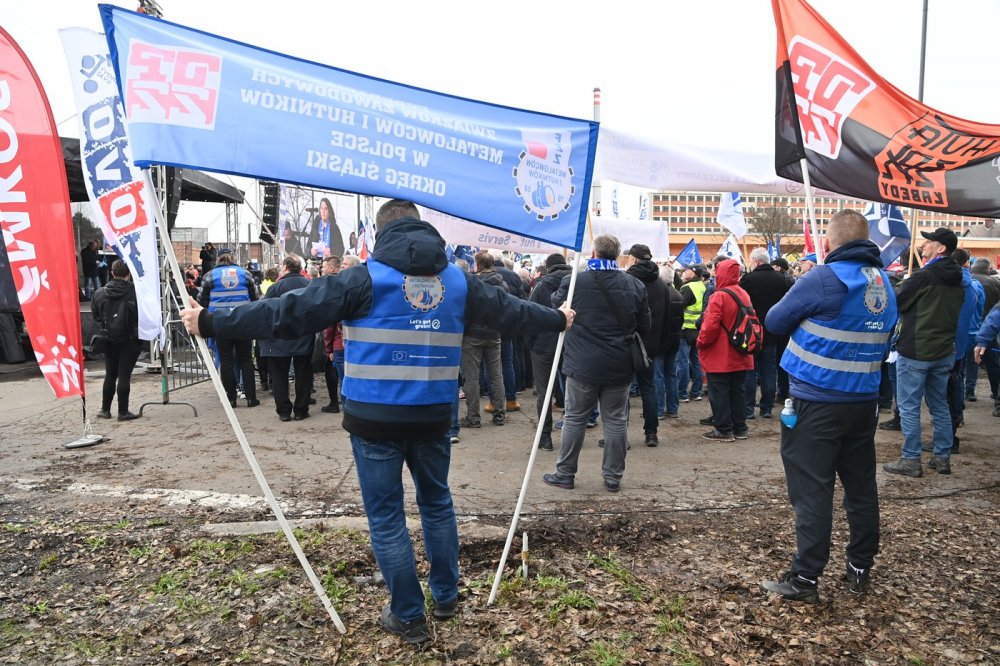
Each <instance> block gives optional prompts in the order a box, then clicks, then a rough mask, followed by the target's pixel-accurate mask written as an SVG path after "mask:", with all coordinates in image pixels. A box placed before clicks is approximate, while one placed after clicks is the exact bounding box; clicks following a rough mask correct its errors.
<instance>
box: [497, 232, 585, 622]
mask: <svg viewBox="0 0 1000 666" xmlns="http://www.w3.org/2000/svg"><path fill="white" fill-rule="evenodd" d="M587 226H588V227H589V226H590V215H589V214H588V215H587ZM591 245H593V242H591ZM579 271H580V253H579V252H577V257H576V259H574V260H573V272H572V273H571V274H570V278H569V291H568V292H567V294H566V306H567V307H573V292H574V291H576V276H577V275H579ZM565 339H566V331H562V332H561V333H560V334H559V340H558V341H557V342H556V352H555V356H554V357H553V359H552V370H551V371H550V372H549V385H548V387H546V389H545V398H544V399H543V400H542V413H541V414H540V415H539V416H538V427H537V428H536V429H535V439H534V442H533V443H532V445H531V455H529V456H528V468H527V469H525V470H524V481H522V482H521V494H519V495H518V496H517V506H515V507H514V516H513V517H512V518H511V521H510V529H509V530H508V531H507V542H506V543H505V544H504V546H503V554H502V555H500V564H499V565H498V566H497V572H496V575H495V576H494V577H493V588H492V589H491V590H490V598H489V599H488V600H487V601H486V605H487V606H492V605H493V602H494V601H496V598H497V590H498V589H499V588H500V581H501V580H502V579H503V568H504V566H506V564H507V555H509V554H510V545H511V543H513V541H514V534H515V533H516V532H517V523H518V520H520V518H521V508H522V507H523V506H524V497H525V495H526V494H527V492H528V481H529V480H530V479H531V470H532V469H533V468H534V466H535V457H536V456H537V455H538V442H539V441H541V439H542V430H543V429H544V428H545V417H546V416H547V415H548V413H549V409H550V408H551V407H552V389H553V387H554V386H555V384H556V376H557V375H558V374H559V356H560V355H561V354H562V349H563V341H564V340H565Z"/></svg>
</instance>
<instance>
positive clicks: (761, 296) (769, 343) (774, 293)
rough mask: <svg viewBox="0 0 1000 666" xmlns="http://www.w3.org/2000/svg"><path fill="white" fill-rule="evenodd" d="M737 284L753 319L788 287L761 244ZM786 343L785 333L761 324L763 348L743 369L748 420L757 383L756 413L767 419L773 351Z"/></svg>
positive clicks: (772, 382) (774, 359) (774, 365)
mask: <svg viewBox="0 0 1000 666" xmlns="http://www.w3.org/2000/svg"><path fill="white" fill-rule="evenodd" d="M740 286H741V287H743V289H744V290H745V291H746V292H747V294H749V295H750V303H751V304H752V305H753V309H754V311H755V312H756V313H757V318H758V319H760V320H761V321H762V322H763V321H765V320H766V318H767V313H768V311H769V310H770V309H771V308H772V307H774V305H775V304H776V303H777V302H778V301H780V300H781V299H782V298H784V297H785V294H787V293H788V290H789V289H790V288H791V285H789V283H788V282H787V281H786V280H785V276H784V275H782V274H781V273H779V272H778V271H776V270H774V266H772V265H771V257H770V255H768V253H767V250H765V249H764V248H762V247H758V248H757V249H755V250H754V251H753V252H751V253H750V272H749V273H747V274H746V275H744V276H743V277H742V278H741V279H740ZM787 343H788V338H787V337H786V336H779V335H777V334H776V333H774V332H773V331H769V330H767V326H766V325H765V326H764V348H763V349H761V350H760V351H759V352H757V353H756V354H754V355H753V370H750V371H749V372H747V378H746V384H745V388H746V399H747V404H746V417H747V418H748V419H752V418H754V407H755V406H756V398H757V385H758V384H760V416H761V418H764V419H769V418H771V411H772V409H773V408H774V393H775V390H776V389H777V377H778V353H777V350H778V348H779V347H784V346H785V345H786V344H787ZM733 408H734V409H735V408H736V406H735V405H734V406H733Z"/></svg>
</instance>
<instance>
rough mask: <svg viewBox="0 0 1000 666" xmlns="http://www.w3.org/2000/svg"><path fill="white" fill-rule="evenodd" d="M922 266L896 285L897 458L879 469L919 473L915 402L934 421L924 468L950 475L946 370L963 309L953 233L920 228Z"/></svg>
mask: <svg viewBox="0 0 1000 666" xmlns="http://www.w3.org/2000/svg"><path fill="white" fill-rule="evenodd" d="M920 234H921V235H922V236H923V237H924V238H925V240H924V243H923V244H922V245H921V246H920V257H921V259H923V262H924V267H923V268H922V269H920V270H918V271H914V273H913V274H912V275H911V276H910V277H909V278H908V279H906V280H903V281H902V282H901V283H900V284H899V289H898V290H897V292H896V300H897V302H898V304H899V320H900V323H899V334H898V335H897V337H896V351H897V352H899V357H898V358H897V360H896V401H897V403H898V405H899V418H900V424H901V427H902V431H903V452H902V457H900V458H899V460H896V461H893V462H889V463H886V464H885V465H883V466H882V468H883V469H884V470H885V471H886V472H889V473H890V474H902V475H904V476H923V475H924V472H923V468H922V467H921V464H920V402H921V401H922V400H923V399H924V395H925V394H926V397H927V406H928V409H929V410H930V413H931V418H932V420H933V423H934V457H933V458H931V460H930V462H929V463H928V466H929V467H930V468H931V469H935V470H937V472H938V474H951V454H950V451H951V446H952V428H951V415H950V414H949V411H948V401H947V400H948V397H947V389H948V373H949V371H950V370H951V367H952V365H954V363H955V335H956V331H957V330H958V317H959V313H960V311H961V309H962V301H963V299H964V290H963V288H962V269H961V268H959V267H958V264H956V263H955V260H954V259H952V257H951V255H952V253H953V252H954V251H955V248H956V247H958V236H956V235H955V232H954V231H952V230H951V229H946V228H944V227H940V228H938V229H935V230H934V231H933V232H926V231H922V232H920Z"/></svg>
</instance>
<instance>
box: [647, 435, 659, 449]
mask: <svg viewBox="0 0 1000 666" xmlns="http://www.w3.org/2000/svg"><path fill="white" fill-rule="evenodd" d="M659 444H660V440H658V439H657V438H656V433H655V432H647V433H646V446H659Z"/></svg>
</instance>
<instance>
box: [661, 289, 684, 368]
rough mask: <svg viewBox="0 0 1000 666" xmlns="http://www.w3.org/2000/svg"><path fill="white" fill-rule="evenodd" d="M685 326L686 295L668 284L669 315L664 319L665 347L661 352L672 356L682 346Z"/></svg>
mask: <svg viewBox="0 0 1000 666" xmlns="http://www.w3.org/2000/svg"><path fill="white" fill-rule="evenodd" d="M682 328H684V297H683V296H681V292H679V291H677V290H676V289H674V286H673V285H672V284H671V285H667V316H666V317H665V318H664V321H663V348H662V349H661V350H660V353H661V354H663V355H664V356H666V357H670V356H672V355H673V354H676V353H677V350H678V349H680V346H681V329H682Z"/></svg>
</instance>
